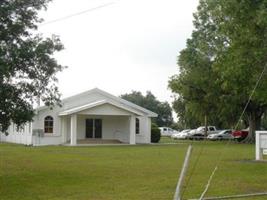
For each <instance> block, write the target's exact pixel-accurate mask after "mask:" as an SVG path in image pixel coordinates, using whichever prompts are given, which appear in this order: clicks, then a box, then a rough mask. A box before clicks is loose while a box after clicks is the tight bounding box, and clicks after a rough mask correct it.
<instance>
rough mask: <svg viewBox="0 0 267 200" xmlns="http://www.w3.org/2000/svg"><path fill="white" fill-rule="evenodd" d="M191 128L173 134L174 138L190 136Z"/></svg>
mask: <svg viewBox="0 0 267 200" xmlns="http://www.w3.org/2000/svg"><path fill="white" fill-rule="evenodd" d="M190 130H191V129H185V130H183V131H181V132H179V133H176V134H173V135H172V136H171V138H172V139H187V137H188V136H189V131H190Z"/></svg>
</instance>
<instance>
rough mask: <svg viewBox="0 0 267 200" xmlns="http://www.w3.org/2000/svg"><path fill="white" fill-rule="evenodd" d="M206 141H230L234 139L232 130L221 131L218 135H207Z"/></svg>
mask: <svg viewBox="0 0 267 200" xmlns="http://www.w3.org/2000/svg"><path fill="white" fill-rule="evenodd" d="M207 139H209V140H231V139H234V137H233V135H232V130H223V131H221V132H219V133H214V134H210V135H208V137H207Z"/></svg>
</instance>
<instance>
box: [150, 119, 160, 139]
mask: <svg viewBox="0 0 267 200" xmlns="http://www.w3.org/2000/svg"><path fill="white" fill-rule="evenodd" d="M160 137H161V134H160V129H159V127H158V126H157V125H156V124H154V123H152V124H151V142H153V143H158V142H159V140H160Z"/></svg>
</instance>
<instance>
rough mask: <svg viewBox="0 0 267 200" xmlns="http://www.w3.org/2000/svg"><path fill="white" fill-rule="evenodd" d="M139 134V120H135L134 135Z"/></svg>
mask: <svg viewBox="0 0 267 200" xmlns="http://www.w3.org/2000/svg"><path fill="white" fill-rule="evenodd" d="M139 133H140V120H139V119H138V118H135V134H139Z"/></svg>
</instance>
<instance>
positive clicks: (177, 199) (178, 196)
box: [173, 145, 192, 200]
mask: <svg viewBox="0 0 267 200" xmlns="http://www.w3.org/2000/svg"><path fill="white" fill-rule="evenodd" d="M191 150H192V145H189V146H188V148H187V152H186V156H185V160H184V164H183V168H182V171H181V173H180V177H179V180H178V183H177V186H176V190H175V194H174V197H173V200H180V199H181V194H180V193H181V187H182V184H183V180H184V177H185V173H186V170H187V167H188V163H189V157H190V154H191Z"/></svg>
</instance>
